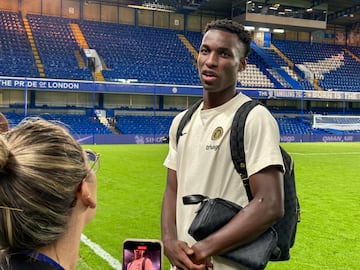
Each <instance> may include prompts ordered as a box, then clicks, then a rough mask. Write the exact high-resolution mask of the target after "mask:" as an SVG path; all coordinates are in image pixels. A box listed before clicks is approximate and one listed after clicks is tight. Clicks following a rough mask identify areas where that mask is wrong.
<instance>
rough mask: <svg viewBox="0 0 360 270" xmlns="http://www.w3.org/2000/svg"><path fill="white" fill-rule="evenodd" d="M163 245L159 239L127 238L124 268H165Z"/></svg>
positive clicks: (124, 251)
mask: <svg viewBox="0 0 360 270" xmlns="http://www.w3.org/2000/svg"><path fill="white" fill-rule="evenodd" d="M163 254H164V250H163V245H162V242H161V241H160V240H157V239H133V238H131V239H130V238H129V239H125V240H124V242H123V252H122V264H123V268H122V269H123V270H163Z"/></svg>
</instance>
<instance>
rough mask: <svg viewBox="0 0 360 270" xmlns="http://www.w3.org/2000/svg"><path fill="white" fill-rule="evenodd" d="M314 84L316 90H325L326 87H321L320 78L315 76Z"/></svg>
mask: <svg viewBox="0 0 360 270" xmlns="http://www.w3.org/2000/svg"><path fill="white" fill-rule="evenodd" d="M313 86H314V88H315V89H316V90H318V91H324V89H322V88H321V87H320V85H319V80H318V79H316V78H314V83H313Z"/></svg>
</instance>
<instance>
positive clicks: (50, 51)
mask: <svg viewBox="0 0 360 270" xmlns="http://www.w3.org/2000/svg"><path fill="white" fill-rule="evenodd" d="M27 19H28V21H29V24H30V27H31V30H32V33H33V36H34V39H35V43H36V46H37V50H38V52H39V55H40V58H41V61H42V63H43V65H44V71H45V75H46V77H47V78H54V79H72V80H93V77H92V74H91V71H90V69H87V68H80V67H79V64H78V61H77V59H76V57H75V51H80V48H79V46H78V44H77V43H76V40H75V37H74V35H73V33H72V31H71V28H70V25H69V24H70V22H71V20H70V19H65V18H59V17H50V16H40V15H32V14H28V15H27Z"/></svg>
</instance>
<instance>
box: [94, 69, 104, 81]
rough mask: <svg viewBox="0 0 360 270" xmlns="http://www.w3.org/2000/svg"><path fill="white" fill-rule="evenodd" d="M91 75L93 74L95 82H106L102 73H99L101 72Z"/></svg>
mask: <svg viewBox="0 0 360 270" xmlns="http://www.w3.org/2000/svg"><path fill="white" fill-rule="evenodd" d="M91 73H92V75H93V77H94V80H95V81H99V82H103V81H105V78H104V75H103V74H102V72H101V71H99V72H91Z"/></svg>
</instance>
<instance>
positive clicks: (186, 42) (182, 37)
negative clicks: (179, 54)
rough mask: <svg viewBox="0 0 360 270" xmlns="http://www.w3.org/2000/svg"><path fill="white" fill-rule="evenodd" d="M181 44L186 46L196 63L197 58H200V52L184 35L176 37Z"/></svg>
mask: <svg viewBox="0 0 360 270" xmlns="http://www.w3.org/2000/svg"><path fill="white" fill-rule="evenodd" d="M176 36H177V37H178V38H179V39H180V40H181V42H182V43H183V44H184V45H185V47H186V48H187V49H188V50H189V51H190V52H191V54H192V55H193V56H194V59H195V63H196V61H197V58H198V56H199V53H198V51H197V50H196V49H195V48H194V47H193V45H191V43H190V41H189V40H188V39H187V38H186V37H185V36H184V35H182V34H177V35H176Z"/></svg>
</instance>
